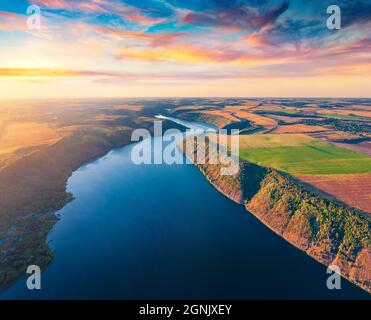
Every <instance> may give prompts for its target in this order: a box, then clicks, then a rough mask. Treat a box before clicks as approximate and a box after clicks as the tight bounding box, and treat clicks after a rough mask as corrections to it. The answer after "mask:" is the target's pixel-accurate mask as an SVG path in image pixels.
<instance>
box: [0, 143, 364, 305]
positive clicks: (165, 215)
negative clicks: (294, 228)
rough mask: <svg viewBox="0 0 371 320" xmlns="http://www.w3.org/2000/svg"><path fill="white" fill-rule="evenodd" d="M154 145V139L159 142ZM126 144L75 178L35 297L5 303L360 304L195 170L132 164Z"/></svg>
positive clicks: (348, 288) (358, 294)
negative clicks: (212, 301) (279, 301)
mask: <svg viewBox="0 0 371 320" xmlns="http://www.w3.org/2000/svg"><path fill="white" fill-rule="evenodd" d="M156 139H157V138H156ZM132 147H133V146H127V147H124V148H121V149H117V150H113V151H111V152H110V153H109V154H107V155H106V156H104V157H102V158H100V159H98V160H96V161H94V162H91V163H89V164H87V165H85V166H83V167H81V168H80V169H79V170H77V171H76V172H74V174H73V175H72V177H71V178H70V179H69V181H68V191H69V192H72V193H73V195H74V196H75V198H76V199H75V200H74V201H73V202H71V203H69V204H68V205H66V206H65V207H64V208H63V209H62V210H60V211H59V212H58V214H59V215H60V216H61V220H60V221H59V222H58V223H57V224H56V225H55V226H54V228H53V230H52V231H51V233H50V234H49V236H48V241H50V246H51V248H52V250H53V251H54V252H55V258H54V260H53V262H52V264H51V265H50V266H49V267H48V268H47V269H46V270H44V271H43V273H42V290H38V291H37V290H33V291H30V290H27V289H26V285H25V279H21V280H19V281H18V282H17V283H15V285H13V286H12V287H10V288H9V289H8V290H7V291H6V292H5V293H3V294H2V295H1V296H0V298H2V299H273V298H279V299H299V298H315V299H321V298H326V299H334V298H348V299H349V298H365V297H366V298H367V297H368V296H367V294H366V293H365V292H364V291H362V290H361V289H359V288H357V287H356V286H354V285H352V284H350V283H349V282H347V281H346V280H342V290H340V291H330V290H328V289H327V287H326V279H327V276H328V275H327V274H326V267H324V266H322V265H321V264H319V263H318V262H316V261H314V260H313V259H311V258H310V257H308V256H307V255H306V254H305V253H303V252H301V251H299V250H298V249H296V248H295V247H293V246H292V245H290V244H289V243H287V242H286V241H285V240H283V239H282V238H281V237H279V236H277V235H275V234H274V233H273V232H272V231H270V230H269V229H268V228H267V227H265V226H264V225H263V224H261V223H260V222H259V221H258V220H257V219H256V218H255V217H254V216H253V215H251V214H250V213H248V212H246V211H245V209H244V208H243V207H242V206H240V205H238V204H236V203H234V202H232V201H230V200H229V199H227V198H226V197H224V196H223V195H222V194H221V193H219V192H218V191H217V190H215V189H214V188H213V187H212V186H211V185H210V184H209V183H208V182H207V181H206V179H205V178H204V177H203V175H202V174H201V173H200V172H199V171H198V170H197V169H196V168H195V167H194V166H192V165H140V166H138V165H134V164H133V163H132V162H131V160H130V152H131V149H132Z"/></svg>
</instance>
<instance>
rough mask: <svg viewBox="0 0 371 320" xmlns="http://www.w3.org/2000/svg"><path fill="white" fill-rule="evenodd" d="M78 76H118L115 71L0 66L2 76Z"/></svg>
mask: <svg viewBox="0 0 371 320" xmlns="http://www.w3.org/2000/svg"><path fill="white" fill-rule="evenodd" d="M78 76H116V74H115V73H109V72H98V71H86V70H69V69H53V68H0V77H30V78H34V77H35V78H37V77H41V78H43V77H48V78H49V77H78Z"/></svg>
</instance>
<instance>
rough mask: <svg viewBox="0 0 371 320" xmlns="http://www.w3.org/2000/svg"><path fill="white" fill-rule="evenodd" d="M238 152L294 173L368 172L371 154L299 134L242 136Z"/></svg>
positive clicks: (257, 161) (243, 155)
mask: <svg viewBox="0 0 371 320" xmlns="http://www.w3.org/2000/svg"><path fill="white" fill-rule="evenodd" d="M240 155H241V157H242V158H243V159H245V160H248V161H250V162H254V163H257V164H260V165H263V166H266V167H273V168H275V169H278V170H282V171H285V172H288V173H293V174H351V173H371V157H368V156H366V155H362V154H359V153H356V152H353V151H350V150H346V149H342V148H338V147H336V146H334V145H332V144H330V143H327V142H323V141H320V140H317V139H313V138H310V137H307V136H305V135H300V134H269V135H251V136H246V137H241V143H240Z"/></svg>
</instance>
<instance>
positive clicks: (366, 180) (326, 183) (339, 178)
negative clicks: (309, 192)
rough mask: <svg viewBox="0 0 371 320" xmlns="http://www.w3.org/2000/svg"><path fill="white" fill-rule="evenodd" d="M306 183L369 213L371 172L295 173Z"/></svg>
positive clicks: (370, 211) (370, 209) (370, 212)
mask: <svg viewBox="0 0 371 320" xmlns="http://www.w3.org/2000/svg"><path fill="white" fill-rule="evenodd" d="M296 177H297V178H298V179H299V180H301V181H303V182H304V183H306V184H309V185H310V186H312V187H314V188H315V189H317V190H319V191H322V192H324V193H326V194H328V195H330V196H332V197H334V198H336V199H338V200H340V201H341V202H343V203H345V204H347V205H349V206H351V207H353V208H357V209H360V210H362V211H365V212H367V213H369V214H371V174H369V173H367V174H334V175H296Z"/></svg>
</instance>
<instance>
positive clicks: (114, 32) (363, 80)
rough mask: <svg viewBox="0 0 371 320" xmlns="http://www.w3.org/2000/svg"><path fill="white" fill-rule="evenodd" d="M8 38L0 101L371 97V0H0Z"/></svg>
mask: <svg viewBox="0 0 371 320" xmlns="http://www.w3.org/2000/svg"><path fill="white" fill-rule="evenodd" d="M30 4H36V5H38V6H39V7H40V9H41V17H42V18H41V30H30V29H28V28H27V18H28V16H27V13H26V11H27V7H28V6H29V5H30ZM331 4H338V5H339V6H340V8H341V9H342V29H341V30H329V29H327V27H326V20H327V17H328V14H327V13H326V9H327V7H328V6H329V5H331ZM0 41H1V51H0V98H28V97H161V96H163V97H177V96H181V97H202V96H207V97H211V96H213V97H216V96H220V97H227V96H239V97H269V96H275V97H295V96H296V97H334V96H339V97H370V96H371V90H370V88H371V0H363V1H358V0H342V1H334V0H331V1H328V0H291V1H283V0H125V1H123V0H122V1H119V0H86V1H77V0H32V1H25V0H0Z"/></svg>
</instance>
